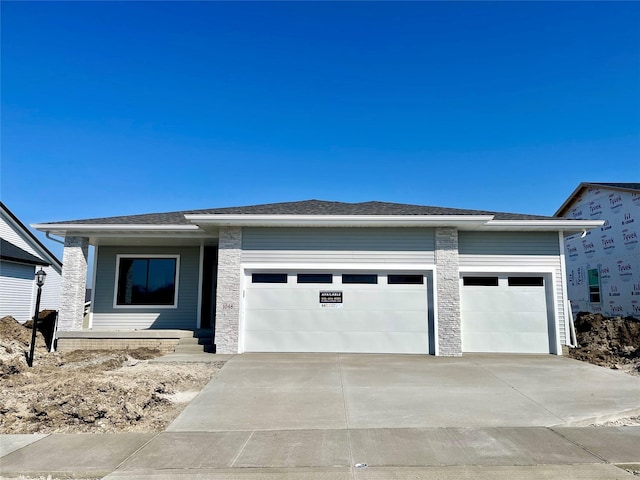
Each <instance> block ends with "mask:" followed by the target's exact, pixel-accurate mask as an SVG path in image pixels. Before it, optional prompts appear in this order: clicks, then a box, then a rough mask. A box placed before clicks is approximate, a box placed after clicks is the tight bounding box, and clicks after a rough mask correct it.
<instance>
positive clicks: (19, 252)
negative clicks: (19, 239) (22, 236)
mask: <svg viewBox="0 0 640 480" xmlns="http://www.w3.org/2000/svg"><path fill="white" fill-rule="evenodd" d="M0 258H1V259H2V260H7V261H10V262H17V263H26V264H27V265H42V266H43V267H46V266H48V265H50V263H49V262H46V261H45V260H42V259H41V258H38V257H36V256H35V255H32V254H30V253H29V252H27V251H25V250H23V249H21V248H20V247H16V246H15V245H14V244H13V243H11V242H9V241H8V240H5V239H4V238H0Z"/></svg>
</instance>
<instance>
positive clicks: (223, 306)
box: [222, 303, 234, 310]
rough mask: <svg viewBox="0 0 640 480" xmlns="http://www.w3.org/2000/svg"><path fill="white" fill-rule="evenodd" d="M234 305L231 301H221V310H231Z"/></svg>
mask: <svg viewBox="0 0 640 480" xmlns="http://www.w3.org/2000/svg"><path fill="white" fill-rule="evenodd" d="M233 308H234V305H233V303H223V304H222V309H223V310H233Z"/></svg>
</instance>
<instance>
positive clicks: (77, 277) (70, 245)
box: [58, 237, 89, 331]
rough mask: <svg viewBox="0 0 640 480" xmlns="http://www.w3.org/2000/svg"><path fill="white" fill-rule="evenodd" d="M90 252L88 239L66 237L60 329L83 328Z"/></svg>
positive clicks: (59, 319)
mask: <svg viewBox="0 0 640 480" xmlns="http://www.w3.org/2000/svg"><path fill="white" fill-rule="evenodd" d="M88 254H89V241H88V239H86V238H83V237H65V239H64V253H63V256H62V263H63V267H62V287H61V289H60V314H59V316H58V330H62V331H69V330H82V321H83V318H84V296H85V290H86V288H87V256H88Z"/></svg>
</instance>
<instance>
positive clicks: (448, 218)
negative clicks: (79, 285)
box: [33, 200, 600, 236]
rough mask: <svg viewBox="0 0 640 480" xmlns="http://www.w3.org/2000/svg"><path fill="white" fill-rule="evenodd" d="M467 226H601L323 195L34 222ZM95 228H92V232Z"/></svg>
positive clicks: (73, 225)
mask: <svg viewBox="0 0 640 480" xmlns="http://www.w3.org/2000/svg"><path fill="white" fill-rule="evenodd" d="M233 225H235V226H274V227H277V226H429V225H430V226H434V225H439V226H464V227H465V228H492V229H495V228H500V229H522V228H524V229H546V230H562V229H567V230H571V229H573V230H575V229H578V230H581V229H583V228H593V227H594V226H599V225H600V223H598V222H597V221H596V222H595V223H594V221H585V220H582V221H580V222H578V221H576V220H564V219H563V220H559V219H557V218H554V217H548V216H540V215H525V214H518V213H507V212H490V211H485V210H468V209H459V208H443V207H432V206H422V205H408V204H401V203H387V202H362V203H345V202H329V201H322V200H305V201H300V202H284V203H270V204H264V205H250V206H244V207H227V208H213V209H204V210H185V211H179V212H168V213H151V214H146V215H129V216H121V217H107V218H92V219H86V220H70V221H63V222H52V223H45V224H36V225H33V226H34V228H37V229H39V230H42V231H46V232H52V233H54V234H56V235H63V236H64V235H67V233H68V232H72V233H71V234H72V235H74V234H78V235H87V234H89V235H95V236H99V235H101V234H102V233H100V232H103V233H105V232H118V231H121V232H125V231H126V232H130V233H134V232H135V233H139V234H141V235H142V234H145V233H151V232H155V233H160V232H165V233H168V232H178V231H180V232H185V233H186V232H188V231H191V232H193V233H194V234H196V233H197V232H202V229H203V228H205V227H206V228H209V227H215V226H233ZM90 232H91V233H90Z"/></svg>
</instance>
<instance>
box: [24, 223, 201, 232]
mask: <svg viewBox="0 0 640 480" xmlns="http://www.w3.org/2000/svg"><path fill="white" fill-rule="evenodd" d="M31 227H32V228H35V229H36V230H40V231H41V232H59V231H72V232H86V231H91V232H93V231H98V232H108V231H110V230H117V231H123V230H124V231H143V232H146V231H150V230H151V231H185V230H187V231H194V230H200V229H199V228H198V226H197V225H153V224H143V225H140V224H126V225H123V224H109V225H102V224H88V223H87V224H77V223H56V224H52V223H34V224H32V225H31Z"/></svg>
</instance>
